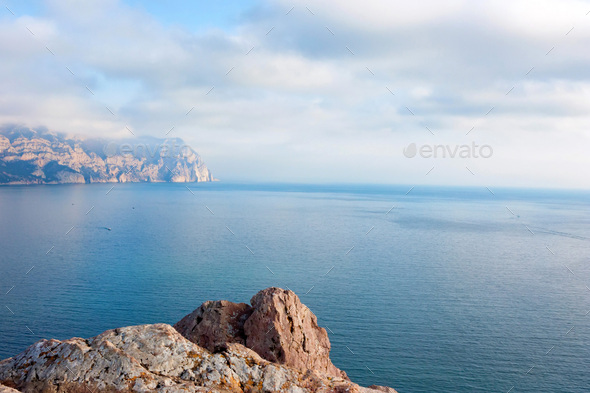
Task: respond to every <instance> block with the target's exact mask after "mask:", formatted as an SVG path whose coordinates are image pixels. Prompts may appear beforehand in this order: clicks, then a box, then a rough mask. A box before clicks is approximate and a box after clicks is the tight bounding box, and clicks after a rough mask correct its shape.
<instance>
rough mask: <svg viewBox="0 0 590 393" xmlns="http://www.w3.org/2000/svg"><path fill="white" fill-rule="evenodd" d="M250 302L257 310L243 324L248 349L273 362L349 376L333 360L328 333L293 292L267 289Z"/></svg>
mask: <svg viewBox="0 0 590 393" xmlns="http://www.w3.org/2000/svg"><path fill="white" fill-rule="evenodd" d="M250 302H251V304H252V307H253V309H254V311H253V313H252V315H251V316H250V317H249V318H248V320H247V321H246V323H245V324H244V333H245V334H246V337H247V340H246V346H247V347H248V348H252V350H253V351H256V352H257V353H258V354H259V355H260V356H262V357H263V358H264V359H266V360H269V361H271V362H276V363H280V364H286V365H288V366H291V367H295V368H298V369H301V370H307V369H312V370H317V371H319V372H321V373H324V374H328V375H334V376H342V377H346V374H345V373H344V372H343V371H341V370H339V369H338V368H336V366H334V365H333V364H332V361H331V360H330V340H329V339H328V333H327V332H326V330H325V329H324V328H321V327H319V326H318V321H317V318H316V316H315V315H314V314H313V313H312V312H311V311H310V310H309V308H307V307H306V306H305V305H303V304H302V303H301V301H300V300H299V297H298V296H297V295H296V294H295V293H294V292H293V291H288V290H284V289H280V288H268V289H265V290H263V291H260V292H258V293H257V294H256V295H255V296H254V297H253V298H252V299H251V300H250Z"/></svg>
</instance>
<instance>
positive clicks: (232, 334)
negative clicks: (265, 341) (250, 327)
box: [174, 300, 252, 352]
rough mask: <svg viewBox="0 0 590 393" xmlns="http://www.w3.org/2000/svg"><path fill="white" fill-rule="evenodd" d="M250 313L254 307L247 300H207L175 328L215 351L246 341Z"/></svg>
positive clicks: (202, 345)
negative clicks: (246, 328) (226, 345)
mask: <svg viewBox="0 0 590 393" xmlns="http://www.w3.org/2000/svg"><path fill="white" fill-rule="evenodd" d="M250 314H252V308H251V307H250V306H249V305H247V304H245V303H232V302H228V301H227V300H217V301H207V302H205V303H203V304H202V305H201V306H200V307H199V308H197V309H196V310H195V311H193V312H192V313H190V314H188V315H187V316H185V317H184V318H182V319H181V320H180V321H179V322H177V323H176V324H175V325H174V328H175V329H176V330H177V331H178V332H179V333H180V334H182V335H183V336H184V337H185V338H187V339H188V340H190V341H192V342H194V343H195V344H197V345H199V346H201V347H203V348H206V349H208V350H209V351H211V352H215V351H216V350H218V349H219V348H223V347H224V345H225V344H226V343H238V344H242V345H245V344H246V336H245V335H244V322H245V321H246V319H247V318H248V317H249V316H250Z"/></svg>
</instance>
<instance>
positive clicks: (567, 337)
mask: <svg viewBox="0 0 590 393" xmlns="http://www.w3.org/2000/svg"><path fill="white" fill-rule="evenodd" d="M111 187H113V185H106V184H102V185H98V184H96V185H71V186H70V185H67V186H65V185H64V186H17V187H1V188H0V249H1V252H0V297H1V300H2V305H1V306H0V307H1V309H0V315H1V318H0V337H1V338H2V340H1V341H0V357H2V358H5V357H9V356H12V355H14V354H16V353H18V352H20V351H21V350H23V349H24V348H25V347H26V346H28V345H30V344H31V343H33V342H34V341H36V340H38V339H41V338H51V337H53V338H58V339H64V338H69V337H72V336H80V337H90V336H93V335H96V334H98V333H100V332H102V331H104V330H106V329H109V328H114V327H119V326H127V325H133V324H144V323H155V322H167V323H174V322H176V321H178V320H179V319H180V318H181V317H182V316H184V315H185V314H187V313H189V312H190V311H192V310H193V309H194V308H196V307H197V306H199V305H200V304H201V303H202V302H203V301H205V300H210V299H228V300H232V301H242V302H248V301H249V299H250V297H251V296H252V295H254V294H255V293H256V292H257V291H258V290H260V289H263V288H266V287H269V286H280V287H283V288H284V287H289V288H290V289H292V290H294V291H295V292H296V293H297V294H298V295H299V296H300V297H301V300H302V301H303V302H304V303H305V304H307V305H308V306H309V307H310V309H311V310H312V311H313V312H314V313H315V314H316V315H317V316H318V319H319V323H320V325H322V326H324V327H326V328H327V329H328V331H329V335H330V340H331V342H332V359H333V361H334V363H335V364H336V365H337V366H338V367H340V368H342V369H344V370H345V371H346V372H347V373H348V374H349V376H350V377H351V379H352V380H353V381H356V382H359V383H361V384H364V385H368V384H373V383H375V384H381V385H389V386H392V387H394V388H396V389H397V390H398V391H399V392H400V393H403V392H507V391H508V390H509V389H511V387H513V388H512V392H541V391H559V392H582V391H588V390H590V374H589V373H588V364H589V361H590V329H589V328H590V315H588V314H587V312H588V311H589V310H590V289H588V287H590V210H589V209H588V207H589V205H588V202H589V201H590V193H588V192H582V191H547V190H514V189H495V190H494V194H495V195H492V194H491V193H490V192H489V191H488V190H486V189H485V188H484V189H475V188H441V187H419V186H418V187H415V188H414V189H412V191H411V192H410V193H408V194H407V195H406V193H407V192H408V190H409V188H410V187H405V186H389V187H386V186H346V185H340V186H336V185H335V186H306V185H280V184H269V185H231V184H230V185H228V184H223V183H209V184H207V183H200V184H191V185H188V187H187V185H185V184H116V185H114V188H113V189H111ZM107 228H110V230H109V229H107Z"/></svg>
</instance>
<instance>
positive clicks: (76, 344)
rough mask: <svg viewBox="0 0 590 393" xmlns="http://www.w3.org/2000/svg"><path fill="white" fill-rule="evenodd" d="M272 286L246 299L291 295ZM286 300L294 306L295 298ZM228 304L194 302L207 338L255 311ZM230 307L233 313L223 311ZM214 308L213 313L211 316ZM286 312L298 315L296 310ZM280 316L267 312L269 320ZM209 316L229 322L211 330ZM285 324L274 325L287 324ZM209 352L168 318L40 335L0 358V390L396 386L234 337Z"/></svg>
mask: <svg viewBox="0 0 590 393" xmlns="http://www.w3.org/2000/svg"><path fill="white" fill-rule="evenodd" d="M277 291H278V288H269V289H267V290H265V291H262V292H260V293H259V294H258V295H256V296H255V298H256V300H255V301H253V304H257V305H259V306H260V304H261V303H259V302H262V304H267V305H268V306H269V307H270V306H271V305H273V304H282V303H281V302H283V301H286V299H287V297H288V298H291V297H292V296H294V294H293V295H291V294H285V293H282V294H281V293H278V292H277ZM281 291H282V290H281ZM277 294H278V295H277ZM259 295H260V296H259ZM257 296H258V297H257ZM285 296H287V297H285ZM277 297H278V298H277ZM269 300H270V301H269ZM289 301H293V304H295V305H296V304H297V303H296V302H295V301H294V299H290V300H289ZM234 304H235V303H230V302H227V303H225V302H207V303H205V304H204V305H203V306H202V308H200V309H201V311H200V312H201V314H199V313H197V315H201V316H206V317H207V318H209V319H208V321H209V322H210V324H209V325H206V326H207V329H204V327H205V326H203V329H204V330H203V331H204V332H205V331H210V332H213V333H214V334H213V335H212V337H216V338H221V337H224V336H223V335H221V334H220V332H221V333H223V334H228V335H230V334H229V333H230V332H235V330H233V329H234V328H233V327H231V326H229V325H231V323H233V322H235V321H236V320H238V321H239V320H240V318H242V316H243V315H247V314H248V312H249V311H252V315H254V313H255V312H256V307H254V309H253V310H249V311H248V312H247V313H245V314H243V311H244V310H247V308H246V307H245V306H246V305H244V304H237V306H238V308H234V306H233V305H234ZM197 310H199V309H197ZM229 310H234V311H236V312H226V311H229ZM217 312H219V315H218V316H214V314H215V313H217ZM265 312H266V311H265ZM300 312H302V311H301V310H300ZM271 314H273V313H272V312H271ZM190 315H192V314H190ZM273 315H274V314H273ZM291 315H292V317H297V315H298V314H297V313H295V314H291ZM312 315H313V314H312ZM281 318H282V317H279V318H278V319H274V318H273V319H272V321H273V322H272V323H273V326H276V325H274V323H275V322H276V321H280V320H281ZM300 318H302V319H301V321H299V322H296V324H297V323H300V324H305V323H306V322H304V320H305V318H308V316H307V315H306V314H305V315H304V316H300ZM314 318H315V317H314ZM287 319H288V318H287ZM213 320H217V321H219V322H220V323H229V325H228V326H225V327H223V328H220V329H215V328H214V323H213ZM313 321H315V319H313ZM276 323H278V322H276ZM183 326H184V323H183ZM186 326H190V324H188V325H186ZM252 326H254V325H252ZM289 326H290V325H286V326H282V327H281V329H289V328H290V327H289ZM198 329H200V328H198ZM198 329H197V330H198ZM301 329H302V330H306V329H307V328H301ZM306 334H307V333H306ZM230 336H231V335H230ZM295 336H296V335H295ZM295 336H294V337H295ZM210 344H211V343H210ZM289 348H295V347H293V346H290V347H289ZM215 350H216V352H215V353H213V352H211V351H209V350H207V349H205V348H203V347H201V346H199V345H197V344H195V343H193V342H191V341H189V340H187V339H186V338H184V337H183V336H182V335H181V334H180V333H179V332H178V331H177V330H176V329H175V328H173V327H172V326H170V325H167V324H154V325H141V326H130V327H124V328H119V329H113V330H107V331H106V332H104V333H102V334H100V335H98V336H96V337H92V338H90V339H82V338H77V337H75V338H71V339H68V340H63V341H59V340H40V341H38V342H36V343H35V344H33V345H31V346H30V347H29V348H27V349H26V350H25V351H24V352H22V353H20V354H19V355H17V356H15V357H13V358H9V359H5V360H3V361H1V362H0V383H2V384H3V385H4V386H1V387H0V393H4V392H6V393H9V392H15V391H19V392H26V393H32V392H43V393H66V392H67V393H79V392H89V391H90V392H93V393H107V392H108V393H111V392H138V393H147V392H159V393H176V392H240V393H244V392H269V393H270V392H284V393H287V392H289V393H311V392H317V393H328V392H351V393H355V392H357V393H378V392H380V391H389V392H395V391H394V390H393V389H391V388H387V389H391V390H383V389H385V388H382V387H375V388H376V389H378V390H374V389H371V388H364V387H361V386H358V385H356V384H354V383H352V382H351V381H349V380H348V379H345V378H342V377H339V376H338V375H333V374H330V373H326V370H325V367H323V366H321V367H320V369H319V370H316V369H311V368H307V369H302V368H301V367H299V365H296V366H295V367H291V366H288V365H285V364H279V363H273V362H270V361H268V360H265V359H263V358H262V357H261V356H259V355H258V354H257V353H256V352H255V351H254V350H252V349H249V348H247V347H245V346H244V345H242V344H240V343H237V342H227V343H225V344H224V345H223V346H215ZM318 364H320V365H321V364H322V363H318ZM330 364H331V363H330ZM8 387H13V388H15V389H17V390H14V389H10V388H8Z"/></svg>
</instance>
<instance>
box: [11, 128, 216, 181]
mask: <svg viewBox="0 0 590 393" xmlns="http://www.w3.org/2000/svg"><path fill="white" fill-rule="evenodd" d="M212 180H214V179H213V177H212V176H211V173H210V172H209V169H208V168H207V166H206V165H205V163H204V162H203V161H202V160H201V157H200V156H199V155H198V154H197V153H196V152H195V151H194V150H192V149H191V148H190V147H189V146H187V145H186V144H184V142H183V141H182V140H181V139H177V138H171V139H155V138H150V139H147V138H144V139H133V140H121V141H117V142H115V141H112V142H107V141H102V140H96V139H83V138H68V137H66V136H65V135H62V134H56V133H50V132H48V131H45V130H39V131H36V130H31V129H27V128H19V127H5V128H4V129H0V184H57V183H113V182H202V181H212Z"/></svg>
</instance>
